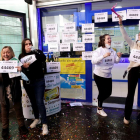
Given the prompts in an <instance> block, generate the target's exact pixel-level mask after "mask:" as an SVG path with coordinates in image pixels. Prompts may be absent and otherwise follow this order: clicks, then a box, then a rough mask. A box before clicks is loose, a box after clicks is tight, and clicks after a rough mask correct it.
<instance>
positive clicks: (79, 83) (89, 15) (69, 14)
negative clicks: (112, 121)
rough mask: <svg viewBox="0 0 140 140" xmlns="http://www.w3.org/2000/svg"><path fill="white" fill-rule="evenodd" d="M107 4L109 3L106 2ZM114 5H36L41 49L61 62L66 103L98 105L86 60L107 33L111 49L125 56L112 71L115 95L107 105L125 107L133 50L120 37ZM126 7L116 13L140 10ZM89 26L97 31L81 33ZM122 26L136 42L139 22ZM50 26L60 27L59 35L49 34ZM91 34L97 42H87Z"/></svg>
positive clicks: (130, 21)
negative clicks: (128, 72)
mask: <svg viewBox="0 0 140 140" xmlns="http://www.w3.org/2000/svg"><path fill="white" fill-rule="evenodd" d="M125 2H126V1H125ZM104 3H106V4H107V2H104ZM120 3H121V2H120ZM114 4H115V3H109V5H105V6H106V9H105V8H103V3H101V2H100V3H98V2H97V3H84V4H83V3H82V4H76V5H65V6H64V5H63V6H56V5H55V6H51V7H49V6H48V5H46V7H45V5H43V8H41V6H40V7H39V4H38V5H37V6H38V7H39V8H38V7H37V16H38V39H39V49H42V50H43V52H44V53H46V54H47V52H48V51H49V53H50V55H51V54H53V56H55V57H56V58H57V57H59V61H60V63H61V73H60V74H61V75H60V77H61V78H60V80H61V99H62V100H63V101H65V102H68V101H76V102H78V101H80V102H87V103H92V104H93V105H96V103H97V95H98V91H97V87H96V85H95V83H94V79H93V68H94V66H93V65H92V64H91V60H90V59H91V58H84V56H85V57H88V54H89V57H90V53H92V51H94V50H95V49H96V48H97V45H98V41H99V36H100V35H103V34H106V33H107V34H109V35H110V36H111V37H112V45H113V46H112V48H114V50H115V51H117V52H119V51H120V52H122V53H123V56H122V58H121V61H120V63H119V64H115V65H114V68H113V70H112V76H113V77H112V79H113V91H112V96H111V97H110V98H109V99H108V100H106V103H105V104H104V105H105V106H112V107H124V103H125V97H126V96H127V78H125V79H123V74H124V71H125V70H126V69H127V66H128V64H129V60H128V57H129V54H130V48H129V46H128V44H127V43H126V42H125V41H124V39H123V38H122V36H121V33H120V29H119V26H118V21H117V20H116V21H115V19H113V17H112V12H111V10H110V9H111V7H112V6H113V5H114ZM100 6H101V7H102V8H103V9H102V10H99V9H100V8H99V7H100ZM126 6H127V4H126ZM126 6H125V8H118V9H115V10H116V11H124V13H125V12H126V11H127V9H140V7H136V6H135V7H134V6H133V7H126ZM83 11H84V12H83ZM99 13H100V14H101V15H102V17H103V15H104V14H105V15H107V16H104V18H105V17H106V18H105V20H103V21H100V22H98V21H97V19H96V18H95V16H96V17H97V15H98V14H99ZM114 18H115V17H114ZM113 20H114V21H113ZM70 23H71V28H70V26H69V24H70ZM73 23H74V24H73ZM87 23H88V24H90V23H94V31H91V32H89V33H86V32H84V31H82V24H87ZM123 23H124V26H125V29H126V31H127V33H128V34H129V36H130V37H131V39H132V40H135V37H136V34H138V30H139V19H127V20H124V22H123ZM47 26H53V27H54V26H57V32H55V33H53V35H52V33H48V32H47ZM88 35H89V36H90V37H91V38H92V37H93V36H95V37H93V38H92V40H94V41H91V42H90V41H87V40H86V39H85V37H84V36H88ZM46 36H47V38H48V37H50V40H47V39H46ZM52 36H55V39H54V40H55V41H54V42H55V45H53V47H54V46H55V47H54V48H53V49H51V50H50V48H51V47H50V46H49V45H48V44H49V43H48V42H49V41H50V42H51V41H52V42H53V39H52ZM58 36H59V37H58ZM84 39H85V40H86V41H85V40H84ZM46 40H47V41H46ZM77 42H79V44H80V43H81V44H80V45H81V46H80V47H81V48H82V49H81V50H80V49H75V45H76V43H77ZM116 42H117V43H121V47H116V46H115V43H116ZM61 43H62V44H63V45H64V46H65V47H66V48H68V49H67V50H63V49H59V48H61V47H62V44H61ZM64 43H65V44H64ZM56 44H57V45H56ZM59 44H61V45H59ZM68 44H69V45H68ZM83 44H84V46H83ZM66 45H67V46H66ZM60 46H61V47H60ZM77 46H78V45H77ZM85 52H86V53H85ZM138 89H139V88H138V86H137V88H136V93H135V99H134V108H137V106H139V105H140V100H139V94H138V93H139V92H138Z"/></svg>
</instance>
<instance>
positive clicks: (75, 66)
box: [59, 58, 85, 74]
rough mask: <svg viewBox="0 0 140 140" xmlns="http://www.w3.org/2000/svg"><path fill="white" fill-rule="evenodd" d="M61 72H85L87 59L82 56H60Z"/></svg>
mask: <svg viewBox="0 0 140 140" xmlns="http://www.w3.org/2000/svg"><path fill="white" fill-rule="evenodd" d="M59 62H60V65H61V70H60V74H85V61H83V60H82V58H59Z"/></svg>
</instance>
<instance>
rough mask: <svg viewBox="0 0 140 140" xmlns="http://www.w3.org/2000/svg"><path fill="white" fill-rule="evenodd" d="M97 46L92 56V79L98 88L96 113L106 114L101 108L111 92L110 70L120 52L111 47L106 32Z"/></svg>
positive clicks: (109, 38) (118, 57)
mask: <svg viewBox="0 0 140 140" xmlns="http://www.w3.org/2000/svg"><path fill="white" fill-rule="evenodd" d="M99 39H100V41H99V44H98V47H99V48H97V49H96V50H95V51H94V53H93V56H92V64H95V69H94V71H93V73H94V80H95V83H96V85H97V88H98V90H99V95H98V107H97V113H98V114H100V115H101V116H107V114H106V113H105V112H104V110H103V108H102V104H103V101H104V100H105V99H107V98H108V97H109V96H110V95H111V93H112V75H111V70H112V68H113V65H114V63H118V62H119V61H120V57H121V53H120V52H118V53H117V54H116V52H115V51H114V50H113V49H112V48H111V37H110V36H109V35H108V34H105V35H103V36H100V38H99Z"/></svg>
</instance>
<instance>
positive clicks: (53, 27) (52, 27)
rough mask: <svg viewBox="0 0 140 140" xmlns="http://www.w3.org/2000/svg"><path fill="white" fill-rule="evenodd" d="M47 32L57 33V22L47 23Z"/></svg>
mask: <svg viewBox="0 0 140 140" xmlns="http://www.w3.org/2000/svg"><path fill="white" fill-rule="evenodd" d="M46 32H47V33H57V24H46Z"/></svg>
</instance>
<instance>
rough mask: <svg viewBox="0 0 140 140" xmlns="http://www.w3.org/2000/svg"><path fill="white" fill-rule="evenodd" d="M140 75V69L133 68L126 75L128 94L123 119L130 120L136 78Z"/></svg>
mask: <svg viewBox="0 0 140 140" xmlns="http://www.w3.org/2000/svg"><path fill="white" fill-rule="evenodd" d="M139 75H140V67H133V68H131V69H130V71H129V73H128V94H127V97H126V102H125V111H124V114H125V119H127V120H130V116H131V114H132V108H133V102H134V95H135V89H136V85H137V83H138V78H139Z"/></svg>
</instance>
